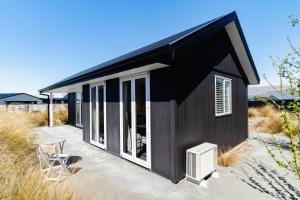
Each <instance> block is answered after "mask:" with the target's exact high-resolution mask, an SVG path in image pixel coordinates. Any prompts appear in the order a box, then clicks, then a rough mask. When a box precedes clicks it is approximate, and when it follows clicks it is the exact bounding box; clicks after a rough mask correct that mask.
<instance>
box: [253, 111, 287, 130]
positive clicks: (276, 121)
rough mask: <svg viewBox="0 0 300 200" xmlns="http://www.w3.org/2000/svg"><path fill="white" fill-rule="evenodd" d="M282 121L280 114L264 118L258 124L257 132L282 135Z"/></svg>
mask: <svg viewBox="0 0 300 200" xmlns="http://www.w3.org/2000/svg"><path fill="white" fill-rule="evenodd" d="M282 122H283V121H282V119H281V116H280V115H279V114H273V115H271V116H269V117H265V118H262V119H260V120H258V122H257V123H256V127H257V130H260V131H263V132H267V133H281V132H282Z"/></svg>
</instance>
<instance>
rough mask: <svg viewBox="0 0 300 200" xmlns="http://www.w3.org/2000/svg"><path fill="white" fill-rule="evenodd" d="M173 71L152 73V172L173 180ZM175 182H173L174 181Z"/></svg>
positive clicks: (165, 69)
mask: <svg viewBox="0 0 300 200" xmlns="http://www.w3.org/2000/svg"><path fill="white" fill-rule="evenodd" d="M171 73H172V69H171V67H167V68H162V69H157V70H153V71H151V72H150V99H151V165H152V166H151V170H152V171H153V172H156V173H158V174H160V175H162V176H164V177H166V178H168V179H171V180H172V172H173V171H172V170H173V169H172V161H173V158H172V155H171V154H172V153H173V151H172V150H171V148H172V144H171V143H172V138H171V136H172V133H173V132H172V131H174V128H173V125H175V124H174V121H173V120H172V114H173V108H174V106H173V104H172V96H173V94H172V82H173V81H172V77H173V76H172V75H171ZM172 181H173V180H172Z"/></svg>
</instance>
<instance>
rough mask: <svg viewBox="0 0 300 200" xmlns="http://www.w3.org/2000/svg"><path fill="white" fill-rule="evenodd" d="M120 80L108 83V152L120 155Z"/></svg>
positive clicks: (108, 81)
mask: <svg viewBox="0 0 300 200" xmlns="http://www.w3.org/2000/svg"><path fill="white" fill-rule="evenodd" d="M119 96H120V95H119V79H118V78H116V79H112V80H107V81H106V113H107V114H106V119H107V124H106V125H107V129H106V130H107V150H108V151H109V152H111V153H113V154H116V155H120V102H119V101H120V98H119Z"/></svg>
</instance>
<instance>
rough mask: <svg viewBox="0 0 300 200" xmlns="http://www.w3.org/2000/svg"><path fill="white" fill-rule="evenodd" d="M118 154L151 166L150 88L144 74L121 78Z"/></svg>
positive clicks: (147, 77) (148, 166)
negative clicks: (119, 150) (119, 144)
mask: <svg viewBox="0 0 300 200" xmlns="http://www.w3.org/2000/svg"><path fill="white" fill-rule="evenodd" d="M120 97H121V102H120V107H121V115H120V120H121V121H120V122H121V136H120V138H121V146H120V148H121V155H122V156H123V157H124V158H126V159H128V160H131V161H133V162H135V163H137V164H140V165H142V166H144V167H147V168H150V166H151V161H150V158H151V156H150V100H149V99H150V92H149V76H148V75H147V74H144V75H138V76H132V77H130V78H126V79H122V80H121V81H120Z"/></svg>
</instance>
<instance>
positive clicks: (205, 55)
mask: <svg viewBox="0 0 300 200" xmlns="http://www.w3.org/2000/svg"><path fill="white" fill-rule="evenodd" d="M174 63H175V66H172V67H173V69H174V71H175V79H176V80H178V81H175V82H174V85H173V87H175V88H176V98H175V99H176V105H177V108H176V113H177V114H176V141H177V142H176V143H175V149H173V151H175V152H176V151H177V153H176V154H177V156H176V157H177V161H176V160H175V167H174V168H175V176H176V177H175V179H176V180H180V179H182V178H184V176H185V170H186V168H185V167H186V166H185V159H186V150H187V149H188V148H191V147H193V146H195V145H198V144H201V143H203V142H211V143H216V144H218V145H219V147H222V146H227V147H229V146H230V147H233V146H235V145H237V144H239V143H240V142H242V141H243V140H245V139H246V138H247V136H248V127H247V80H246V79H245V77H244V73H243V71H242V70H241V65H240V63H239V61H238V59H237V56H236V54H235V52H234V49H233V47H232V45H231V43H230V40H229V38H228V35H227V33H226V32H225V31H220V32H219V33H217V34H215V35H213V36H211V37H210V38H208V39H206V40H205V41H203V42H202V43H201V44H200V45H197V46H194V47H191V48H190V49H185V50H184V51H182V54H181V55H180V56H178V57H177V58H176V61H175V62H174ZM215 75H221V76H224V77H228V78H231V79H232V114H230V115H226V116H219V117H216V116H215V85H214V84H215V83H214V77H215ZM179 80H180V81H179Z"/></svg>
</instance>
